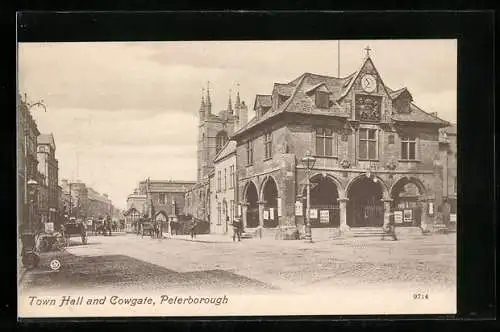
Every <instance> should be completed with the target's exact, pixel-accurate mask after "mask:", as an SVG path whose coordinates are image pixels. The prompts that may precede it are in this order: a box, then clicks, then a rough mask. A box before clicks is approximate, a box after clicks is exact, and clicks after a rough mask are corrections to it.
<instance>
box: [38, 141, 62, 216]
mask: <svg viewBox="0 0 500 332" xmlns="http://www.w3.org/2000/svg"><path fill="white" fill-rule="evenodd" d="M37 145H38V147H37V154H38V170H39V172H40V173H41V174H42V175H43V176H44V179H43V180H44V181H43V183H42V184H41V186H43V188H44V195H43V196H44V198H42V201H41V204H40V215H41V218H42V222H57V219H58V216H59V212H60V211H59V194H58V183H59V161H58V160H57V158H56V156H55V152H56V144H55V140H54V136H53V135H52V134H41V135H39V136H38V142H37Z"/></svg>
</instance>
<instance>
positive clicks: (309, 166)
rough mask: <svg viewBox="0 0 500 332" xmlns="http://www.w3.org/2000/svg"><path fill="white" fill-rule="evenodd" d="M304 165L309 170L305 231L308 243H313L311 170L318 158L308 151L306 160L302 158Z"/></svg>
mask: <svg viewBox="0 0 500 332" xmlns="http://www.w3.org/2000/svg"><path fill="white" fill-rule="evenodd" d="M302 163H303V164H304V165H305V166H306V170H307V173H306V174H307V175H306V176H307V203H306V204H307V205H306V229H305V231H306V232H305V233H306V234H305V240H306V242H312V234H311V216H310V209H311V197H310V196H311V195H310V193H311V169H312V168H313V167H314V163H316V158H314V157H313V156H311V152H310V151H307V152H306V155H305V156H304V158H302Z"/></svg>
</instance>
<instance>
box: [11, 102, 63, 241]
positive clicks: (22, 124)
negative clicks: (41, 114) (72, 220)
mask: <svg viewBox="0 0 500 332" xmlns="http://www.w3.org/2000/svg"><path fill="white" fill-rule="evenodd" d="M17 105H18V107H17V109H18V112H17V121H18V122H17V124H18V126H17V181H18V182H17V183H18V186H17V187H18V190H17V202H18V220H19V223H18V224H19V232H20V233H21V232H30V231H35V230H37V229H39V228H40V227H43V224H44V223H46V222H55V221H56V220H57V219H58V216H59V214H60V211H61V210H60V197H61V193H62V192H61V187H60V186H59V185H58V182H59V162H58V160H57V158H56V156H55V153H56V144H55V140H54V136H53V135H52V133H48V134H45V133H41V132H40V130H39V128H38V125H37V123H36V121H35V119H34V118H33V116H32V114H31V111H32V110H34V109H37V108H45V106H44V105H43V103H41V102H30V101H28V100H27V97H26V95H25V96H21V95H18V99H17Z"/></svg>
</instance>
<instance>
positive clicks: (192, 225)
mask: <svg viewBox="0 0 500 332" xmlns="http://www.w3.org/2000/svg"><path fill="white" fill-rule="evenodd" d="M190 233H191V239H192V240H194V239H196V220H194V219H193V221H192V222H191V227H190Z"/></svg>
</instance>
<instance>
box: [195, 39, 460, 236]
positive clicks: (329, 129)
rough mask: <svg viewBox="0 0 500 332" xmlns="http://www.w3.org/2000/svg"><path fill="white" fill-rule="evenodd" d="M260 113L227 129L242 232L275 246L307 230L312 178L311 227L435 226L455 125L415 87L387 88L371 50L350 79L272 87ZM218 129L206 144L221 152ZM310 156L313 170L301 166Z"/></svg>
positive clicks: (206, 164)
mask: <svg viewBox="0 0 500 332" xmlns="http://www.w3.org/2000/svg"><path fill="white" fill-rule="evenodd" d="M202 105H203V104H202ZM254 110H255V117H254V118H253V119H251V120H250V121H249V122H248V123H246V124H245V125H243V126H241V127H240V128H239V129H237V130H235V131H234V133H232V132H231V130H227V131H226V132H227V134H228V136H229V137H230V139H231V140H234V141H235V142H236V143H235V145H236V163H237V166H236V172H237V174H236V178H237V181H238V192H237V194H236V196H237V197H238V200H239V202H238V204H239V205H240V207H239V208H238V210H239V211H241V216H242V219H243V223H244V227H245V230H247V231H251V230H252V229H257V228H258V229H263V231H264V232H266V231H267V232H270V233H275V234H276V238H285V236H286V234H289V233H290V232H292V231H293V230H297V229H298V230H299V231H301V229H303V227H302V226H303V225H304V222H305V213H306V187H307V183H308V182H307V174H310V176H309V179H310V182H311V186H310V204H311V210H310V217H311V220H310V221H311V225H312V227H313V228H330V229H336V230H339V233H342V232H349V231H351V230H354V229H356V228H363V227H382V226H383V224H384V221H387V220H388V219H389V218H390V217H391V215H392V214H394V218H395V222H396V223H397V224H398V226H401V227H404V226H409V227H423V228H425V227H428V226H429V227H430V226H431V225H432V224H433V223H434V217H435V214H436V211H437V207H438V206H440V205H441V204H442V202H443V185H444V183H443V169H442V168H443V164H442V162H441V151H440V130H442V129H443V128H445V127H448V126H449V125H450V124H449V123H448V122H447V121H444V120H442V119H440V118H439V117H438V116H437V115H436V114H431V113H428V112H426V111H425V110H423V109H421V108H420V107H419V106H418V105H416V104H415V103H414V102H413V96H412V94H411V91H410V89H409V88H407V87H397V88H395V89H394V88H392V87H388V86H387V85H386V84H385V83H384V81H383V77H382V76H381V75H380V73H379V72H378V71H377V69H376V67H375V64H374V63H373V61H372V59H371V57H370V54H369V49H367V53H366V57H365V59H364V61H363V63H362V65H361V67H360V68H359V70H357V71H356V72H354V73H352V74H350V75H348V76H347V77H333V76H325V75H317V74H312V73H304V74H302V75H300V76H299V77H297V78H296V79H294V80H292V81H290V82H287V83H275V84H274V86H273V90H272V92H271V94H269V95H257V96H256V98H255V103H254ZM200 114H201V111H200ZM203 117H204V118H206V117H207V113H203ZM202 128H204V127H202V126H201V125H200V133H202V131H203V129H202ZM217 130H222V127H221V128H218V129H217ZM217 130H216V131H213V132H207V133H206V134H205V132H203V133H202V134H201V135H202V140H201V141H200V142H204V144H207V143H208V141H207V140H206V138H205V137H210V138H211V139H213V142H212V144H213V146H214V148H216V147H217V146H219V145H218V144H217V142H218V140H217V135H218V133H219V131H217ZM205 142H207V143H205ZM202 151H204V150H202ZM308 155H310V156H311V157H313V158H314V159H315V163H314V165H313V167H312V169H310V170H308V169H307V165H305V163H304V162H302V160H303V158H304V157H305V156H308ZM208 156H210V155H207V158H200V155H199V163H200V162H201V163H202V165H201V166H202V167H201V171H200V173H199V176H204V175H206V174H207V172H208V171H209V170H210V165H211V164H210V159H209V158H208ZM455 157H456V154H455ZM199 170H200V165H199ZM280 234H281V235H280Z"/></svg>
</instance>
